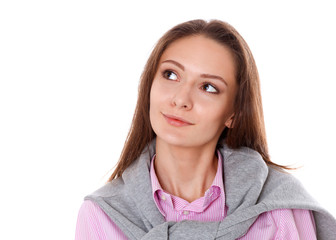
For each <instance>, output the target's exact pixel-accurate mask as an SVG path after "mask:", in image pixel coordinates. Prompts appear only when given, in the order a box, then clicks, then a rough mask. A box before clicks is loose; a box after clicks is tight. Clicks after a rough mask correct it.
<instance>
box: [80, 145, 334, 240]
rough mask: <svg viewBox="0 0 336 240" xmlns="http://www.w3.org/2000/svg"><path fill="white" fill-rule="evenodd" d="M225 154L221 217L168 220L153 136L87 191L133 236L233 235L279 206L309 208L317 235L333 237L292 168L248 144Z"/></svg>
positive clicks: (160, 239)
mask: <svg viewBox="0 0 336 240" xmlns="http://www.w3.org/2000/svg"><path fill="white" fill-rule="evenodd" d="M219 150H220V153H221V154H222V157H223V170H224V171H223V173H224V188H225V197H226V206H227V207H228V211H227V216H226V218H225V219H224V220H223V221H221V222H197V221H181V222H166V221H165V219H164V217H163V216H162V215H161V213H160V212H159V210H158V209H157V207H156V205H155V202H154V200H153V197H152V187H151V180H150V174H149V169H150V161H151V158H152V156H153V155H154V153H155V141H153V142H152V143H150V144H149V146H148V148H146V149H145V150H144V151H143V153H142V155H141V156H140V157H139V158H138V159H137V160H136V161H135V162H134V163H133V164H132V165H131V166H130V167H128V168H127V169H126V170H125V172H124V173H123V174H122V177H120V178H118V179H115V180H113V181H112V182H109V183H107V184H106V185H105V186H103V187H102V188H100V189H98V190H97V191H95V192H94V193H93V194H91V195H89V196H86V197H85V199H86V200H92V201H94V202H96V203H98V205H99V206H100V207H101V208H102V210H103V211H104V212H105V213H106V214H107V215H108V216H109V217H110V218H111V219H112V221H113V222H114V223H115V224H116V225H117V226H118V227H119V228H120V229H121V230H122V231H123V232H124V234H125V235H126V236H127V237H128V238H129V239H131V240H133V239H134V240H135V239H142V240H147V239H155V240H167V239H176V240H177V239H190V240H191V239H193V240H195V239H202V240H204V239H227V240H231V239H232V240H233V239H237V238H239V237H241V236H243V235H244V234H246V233H247V231H248V229H249V227H250V226H251V225H252V224H253V222H254V221H255V220H256V219H257V217H258V216H259V215H260V214H261V213H263V212H267V211H271V210H274V209H280V208H288V209H309V210H312V211H313V213H314V218H315V222H316V226H317V236H318V239H322V240H335V239H336V220H335V218H334V217H333V216H332V215H330V214H329V213H328V212H327V211H325V210H324V209H323V208H322V207H320V206H319V204H318V203H317V202H316V201H315V200H314V199H313V198H312V197H311V196H310V195H309V194H308V193H307V192H306V191H305V190H304V189H303V187H302V186H301V184H300V183H299V182H298V181H297V180H296V179H295V178H294V177H293V176H291V175H290V174H288V173H284V172H281V171H280V170H277V169H274V168H271V167H268V166H267V165H266V164H265V162H264V161H263V159H262V158H261V156H260V154H259V153H258V152H256V151H254V150H251V149H249V148H240V149H238V150H233V149H230V148H228V147H227V146H226V145H225V144H224V145H223V146H221V147H220V148H219Z"/></svg>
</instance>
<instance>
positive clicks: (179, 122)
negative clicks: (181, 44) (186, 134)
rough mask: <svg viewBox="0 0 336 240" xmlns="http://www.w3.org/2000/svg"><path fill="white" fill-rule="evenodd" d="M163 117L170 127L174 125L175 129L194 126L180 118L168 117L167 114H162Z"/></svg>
mask: <svg viewBox="0 0 336 240" xmlns="http://www.w3.org/2000/svg"><path fill="white" fill-rule="evenodd" d="M162 115H163V116H164V118H165V119H166V121H167V122H168V123H169V124H170V125H173V126H175V127H184V126H190V125H193V123H191V122H188V121H187V120H185V119H183V118H180V117H176V116H173V115H166V114H162Z"/></svg>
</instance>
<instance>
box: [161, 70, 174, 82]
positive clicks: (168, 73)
mask: <svg viewBox="0 0 336 240" xmlns="http://www.w3.org/2000/svg"><path fill="white" fill-rule="evenodd" d="M163 77H164V78H166V79H168V80H172V81H176V80H177V75H176V74H175V73H174V72H173V71H170V70H166V71H164V72H163Z"/></svg>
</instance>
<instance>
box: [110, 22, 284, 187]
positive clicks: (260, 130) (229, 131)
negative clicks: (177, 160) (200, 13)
mask: <svg viewBox="0 0 336 240" xmlns="http://www.w3.org/2000/svg"><path fill="white" fill-rule="evenodd" d="M192 35H202V36H205V37H208V38H210V39H213V40H215V41H216V42H218V43H220V44H222V45H224V46H225V47H228V48H229V49H231V52H232V53H233V55H234V58H235V61H236V62H235V64H236V81H237V85H238V91H237V95H236V97H235V102H234V116H233V121H232V125H233V126H234V127H233V128H226V129H225V130H224V131H223V133H222V135H221V137H220V139H225V142H226V144H227V145H228V146H229V147H231V148H234V149H236V148H239V147H243V146H244V147H249V148H252V149H254V150H255V151H257V152H259V153H260V155H261V156H262V158H263V159H264V161H265V162H266V163H267V164H269V165H273V166H277V167H280V168H283V169H289V168H288V167H286V166H281V165H277V164H275V163H273V162H272V161H271V160H270V156H269V153H268V147H267V141H266V132H265V125H264V115H263V108H262V101H261V93H260V83H259V75H258V70H257V66H256V64H255V61H254V58H253V55H252V53H251V51H250V49H249V47H248V45H247V43H246V42H245V40H244V39H243V38H242V37H241V36H240V34H239V33H238V32H237V31H236V30H235V29H234V28H233V27H232V26H231V25H229V24H228V23H226V22H222V21H219V20H211V21H209V22H206V21H204V20H192V21H188V22H185V23H181V24H179V25H177V26H175V27H173V28H172V29H170V30H169V31H168V32H167V33H165V34H164V35H163V36H162V37H161V38H160V40H159V41H158V43H157V44H156V46H155V47H154V49H153V51H152V53H151V55H150V57H149V59H148V61H147V63H146V66H145V68H144V71H143V73H142V75H141V79H140V85H139V93H138V101H137V105H136V108H135V113H134V116H133V121H132V125H131V128H130V131H129V133H128V136H127V139H126V141H125V145H124V148H123V150H122V153H121V156H120V159H119V162H118V164H117V166H116V168H115V170H114V172H113V173H112V175H111V177H110V178H109V181H112V180H113V179H114V178H116V177H120V176H121V174H122V173H123V172H124V171H125V169H126V168H127V167H128V166H130V165H131V163H132V162H133V161H134V160H135V159H137V158H138V157H139V156H140V154H141V152H142V151H143V149H144V148H145V147H146V145H147V144H148V143H149V142H150V141H151V140H153V139H154V138H155V133H154V131H153V129H152V127H151V124H150V120H149V102H150V99H149V98H150V90H151V86H152V82H153V79H154V76H155V74H156V71H157V69H158V64H159V60H160V58H161V56H162V54H163V52H164V51H165V49H167V47H168V46H169V45H170V44H171V43H172V42H174V41H176V40H178V39H181V38H183V37H187V36H192Z"/></svg>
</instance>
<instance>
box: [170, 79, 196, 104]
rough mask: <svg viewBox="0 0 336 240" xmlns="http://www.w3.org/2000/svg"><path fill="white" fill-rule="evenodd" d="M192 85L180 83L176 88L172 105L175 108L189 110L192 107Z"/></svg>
mask: <svg viewBox="0 0 336 240" xmlns="http://www.w3.org/2000/svg"><path fill="white" fill-rule="evenodd" d="M191 93H192V86H190V85H189V84H186V83H185V84H182V85H180V86H179V87H178V89H177V90H176V92H175V94H174V96H173V98H172V105H173V106H174V107H177V108H183V109H185V110H190V109H192V107H193V101H192V98H191V97H192V96H191V95H192V94H191Z"/></svg>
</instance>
